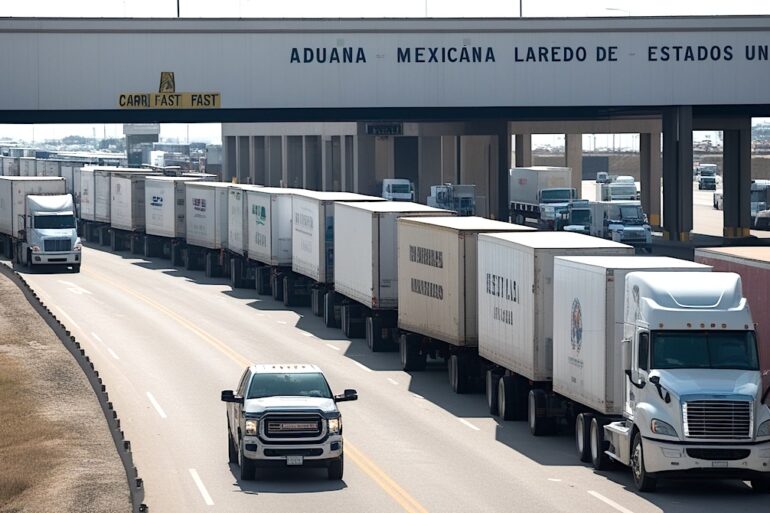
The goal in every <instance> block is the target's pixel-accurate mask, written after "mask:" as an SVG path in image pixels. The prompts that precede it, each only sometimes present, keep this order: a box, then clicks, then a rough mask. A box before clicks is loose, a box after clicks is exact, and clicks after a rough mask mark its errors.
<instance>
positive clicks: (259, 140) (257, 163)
mask: <svg viewBox="0 0 770 513" xmlns="http://www.w3.org/2000/svg"><path fill="white" fill-rule="evenodd" d="M253 139H254V140H253V148H254V154H253V155H252V162H253V163H254V183H256V184H259V185H267V182H268V176H269V175H268V173H267V169H268V167H267V138H266V137H264V136H257V137H254V138H253Z"/></svg>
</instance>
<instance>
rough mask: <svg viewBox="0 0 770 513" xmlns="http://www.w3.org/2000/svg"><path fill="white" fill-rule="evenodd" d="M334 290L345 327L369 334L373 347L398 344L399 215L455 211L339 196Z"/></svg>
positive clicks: (348, 331) (350, 331) (354, 334)
mask: <svg viewBox="0 0 770 513" xmlns="http://www.w3.org/2000/svg"><path fill="white" fill-rule="evenodd" d="M334 211H335V213H334V246H335V247H338V248H342V247H346V246H349V247H353V248H356V250H355V251H340V252H339V253H337V255H335V259H334V260H335V262H334V265H335V267H336V268H338V269H340V270H344V272H339V273H337V274H336V276H335V279H334V290H335V292H337V293H338V294H340V295H342V296H343V297H344V298H346V300H345V301H344V302H343V304H342V307H341V308H342V312H341V321H342V332H343V333H344V334H345V335H346V336H347V337H349V338H360V337H365V338H366V342H367V345H368V346H369V349H371V350H372V351H383V350H386V349H389V348H390V347H396V343H397V337H396V336H395V332H396V327H397V325H398V314H397V312H398V248H397V237H396V235H397V232H396V221H397V220H398V218H400V217H420V216H431V217H439V216H452V215H454V212H451V211H449V210H442V209H437V208H433V207H427V206H425V205H421V204H419V203H412V202H405V201H383V202H355V203H345V202H337V203H336V204H335V205H334Z"/></svg>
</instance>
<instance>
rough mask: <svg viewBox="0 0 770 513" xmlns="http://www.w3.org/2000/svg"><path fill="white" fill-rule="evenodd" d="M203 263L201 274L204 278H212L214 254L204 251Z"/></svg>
mask: <svg viewBox="0 0 770 513" xmlns="http://www.w3.org/2000/svg"><path fill="white" fill-rule="evenodd" d="M203 258H204V261H205V265H204V267H203V274H204V276H206V278H212V277H213V276H214V255H213V254H211V253H206V254H204V255H203Z"/></svg>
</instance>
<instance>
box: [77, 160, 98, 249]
mask: <svg viewBox="0 0 770 513" xmlns="http://www.w3.org/2000/svg"><path fill="white" fill-rule="evenodd" d="M94 171H96V169H95V168H93V167H91V166H84V167H82V168H81V169H80V189H79V191H80V192H79V194H78V197H79V198H80V210H79V211H78V212H79V214H80V219H81V220H83V221H95V220H96V218H95V215H96V208H95V206H96V205H95V204H96V197H95V196H96V190H95V189H96V187H95V177H94ZM86 239H88V240H91V239H90V237H88V235H86Z"/></svg>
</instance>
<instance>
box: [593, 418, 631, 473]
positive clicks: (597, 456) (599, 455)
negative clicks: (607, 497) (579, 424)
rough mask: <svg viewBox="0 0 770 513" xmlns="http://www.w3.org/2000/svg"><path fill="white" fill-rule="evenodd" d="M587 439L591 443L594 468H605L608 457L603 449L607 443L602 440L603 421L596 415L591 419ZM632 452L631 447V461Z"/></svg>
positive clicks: (607, 463)
mask: <svg viewBox="0 0 770 513" xmlns="http://www.w3.org/2000/svg"><path fill="white" fill-rule="evenodd" d="M589 440H590V444H591V464H592V465H593V467H594V469H595V470H606V469H607V467H608V466H609V463H610V459H609V458H608V457H607V455H606V454H605V453H604V451H605V450H607V444H606V442H605V441H604V422H603V421H602V420H601V419H599V418H597V417H594V418H593V419H591V432H590V434H589ZM633 453H634V450H633V449H631V459H632V463H633V458H634V456H633ZM632 468H633V465H632Z"/></svg>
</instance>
